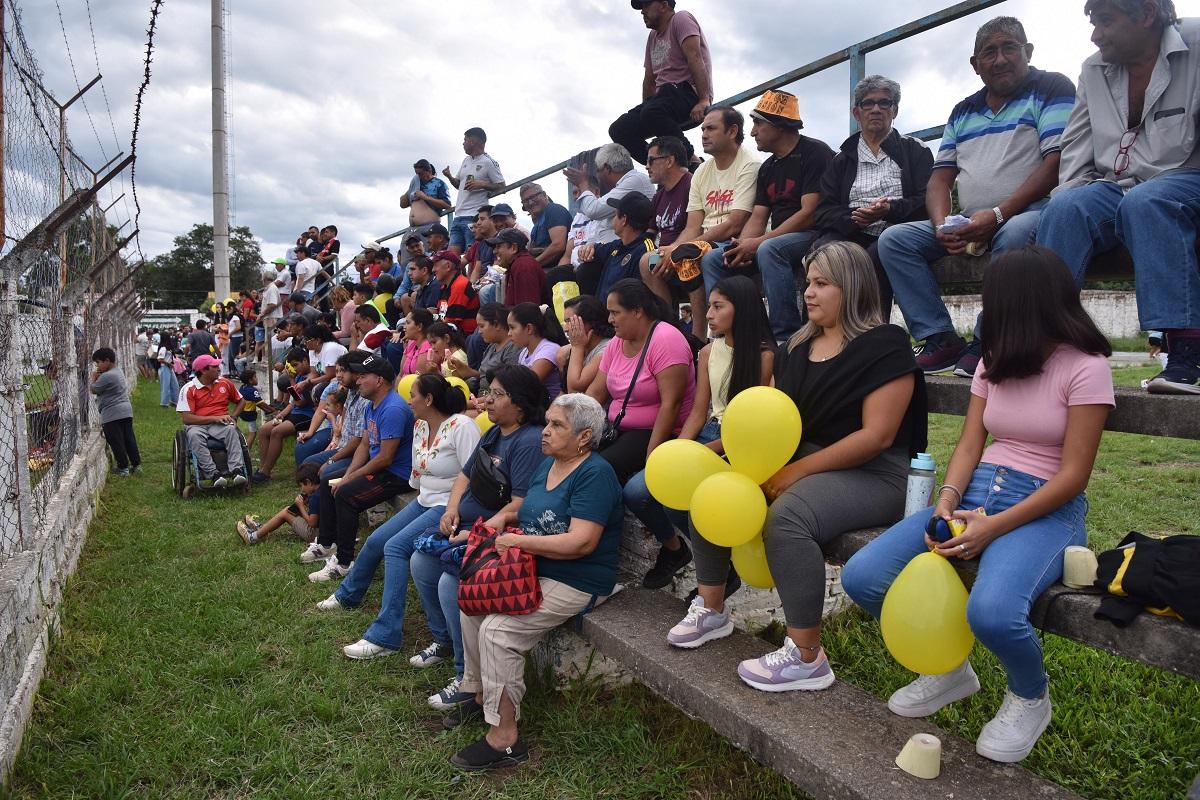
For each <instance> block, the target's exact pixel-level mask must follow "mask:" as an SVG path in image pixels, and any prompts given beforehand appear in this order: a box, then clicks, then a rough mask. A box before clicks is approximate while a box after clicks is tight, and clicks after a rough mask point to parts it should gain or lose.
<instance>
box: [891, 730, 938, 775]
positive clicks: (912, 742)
mask: <svg viewBox="0 0 1200 800" xmlns="http://www.w3.org/2000/svg"><path fill="white" fill-rule="evenodd" d="M896 766H897V767H899V768H900V769H902V770H904V771H905V772H907V773H908V774H909V775H912V776H914V777H917V778H922V779H924V780H927V781H929V780H933V779H934V778H936V777H937V776H938V775H940V774H941V773H942V741H941V739H939V738H937V737H936V736H934V735H933V734H931V733H917V734H913V735H912V736H911V737H909V740H908V741H907V742H905V744H904V749H902V750H901V751H900V755H898V756H896Z"/></svg>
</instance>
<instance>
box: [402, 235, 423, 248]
mask: <svg viewBox="0 0 1200 800" xmlns="http://www.w3.org/2000/svg"><path fill="white" fill-rule="evenodd" d="M413 242H416V243H417V244H419V245H421V246H424V245H425V243H424V242H423V241H421V237H420V236H418V235H417V234H415V233H410V234H409V235H408V236H407V237H406V238H405V240H404V244H405V246H408V245H410V244H412V243H413Z"/></svg>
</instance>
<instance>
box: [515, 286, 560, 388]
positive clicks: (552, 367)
mask: <svg viewBox="0 0 1200 800" xmlns="http://www.w3.org/2000/svg"><path fill="white" fill-rule="evenodd" d="M508 335H509V336H510V337H511V338H512V340H513V343H514V344H515V345H516V346H517V347H518V348H520V350H519V353H518V356H517V363H518V364H520V365H521V366H523V367H529V368H530V369H531V370H533V371H534V374H536V375H537V376H538V379H539V380H541V382H542V383H543V384H544V385H545V386H546V393H547V394H548V395H549V396H550V398H551V399H553V398H555V397H558V395H559V393H561V392H562V375H561V374H560V373H559V371H558V358H557V356H558V348H559V346H560V345H562V344H563V336H562V331H561V330H560V328H559V326H558V321H557V320H556V319H555V317H554V314H553V312H547V311H543V310H542V309H541V308H540V307H538V305H537V304H536V303H521V304H520V305H518V306H513V308H512V310H511V311H509V312H508Z"/></svg>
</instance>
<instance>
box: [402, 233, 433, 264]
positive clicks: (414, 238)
mask: <svg viewBox="0 0 1200 800" xmlns="http://www.w3.org/2000/svg"><path fill="white" fill-rule="evenodd" d="M425 227H426V228H429V227H432V224H431V225H427V226H425ZM424 255H428V253H427V252H426V251H425V240H424V239H423V238H422V237H421V236H420V235H418V234H415V233H410V234H409V235H408V236H405V237H404V247H402V248H400V256H399V260H400V263H401V265H403V266H405V267H407V266H408V265H409V264H411V263H412V260H413V259H414V258H416V257H417V256H424Z"/></svg>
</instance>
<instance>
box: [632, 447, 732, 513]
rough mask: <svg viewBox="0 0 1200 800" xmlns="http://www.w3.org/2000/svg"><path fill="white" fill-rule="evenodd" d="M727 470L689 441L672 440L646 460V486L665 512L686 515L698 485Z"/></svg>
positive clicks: (713, 456)
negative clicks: (675, 511)
mask: <svg viewBox="0 0 1200 800" xmlns="http://www.w3.org/2000/svg"><path fill="white" fill-rule="evenodd" d="M729 470H730V466H729V465H728V464H726V463H725V461H724V459H722V458H721V457H720V456H719V455H717V454H716V453H714V452H713V451H712V450H710V449H708V448H707V447H705V446H704V445H702V444H700V443H699V442H697V441H693V440H692V439H672V440H671V441H669V442H663V443H662V444H660V445H659V446H658V447H656V448H654V452H653V453H651V454H650V458H648V459H646V486H647V488H649V489H650V494H652V495H653V496H654V499H655V500H657V501H658V502H660V503H662V504H663V505H664V506H666V507H667V508H675V509H678V510H680V511H686V510H687V508H688V506H689V505H691V502H692V495H693V494H695V492H696V487H697V486H699V485H700V482H701V481H703V480H704V479H705V478H707V477H709V476H710V475H716V474H717V473H718V472H728V471H729Z"/></svg>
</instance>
